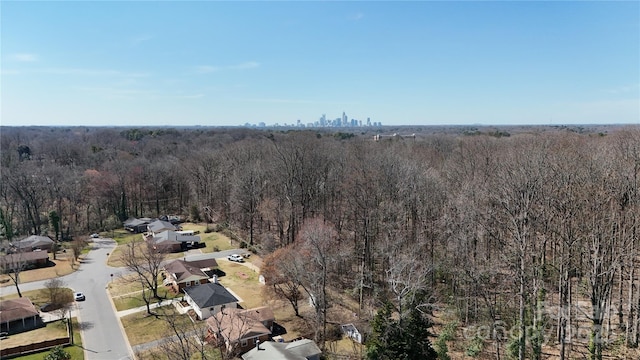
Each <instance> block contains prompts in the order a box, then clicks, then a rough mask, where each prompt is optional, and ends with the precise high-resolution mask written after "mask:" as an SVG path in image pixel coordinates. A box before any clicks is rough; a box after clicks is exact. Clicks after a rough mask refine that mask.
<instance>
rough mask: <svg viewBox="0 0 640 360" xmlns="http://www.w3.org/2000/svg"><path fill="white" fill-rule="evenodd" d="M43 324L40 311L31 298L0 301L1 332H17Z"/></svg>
mask: <svg viewBox="0 0 640 360" xmlns="http://www.w3.org/2000/svg"><path fill="white" fill-rule="evenodd" d="M42 326H44V323H43V321H42V318H40V313H38V310H37V309H36V307H35V306H34V305H33V303H32V302H31V300H29V298H26V297H22V298H17V299H10V300H3V301H0V332H7V333H9V334H16V333H19V332H23V331H28V330H33V329H35V328H38V327H42Z"/></svg>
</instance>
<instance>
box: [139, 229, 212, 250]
mask: <svg viewBox="0 0 640 360" xmlns="http://www.w3.org/2000/svg"><path fill="white" fill-rule="evenodd" d="M145 240H146V241H152V242H153V243H154V247H155V248H156V249H158V250H160V251H162V252H178V251H185V250H187V249H190V248H197V247H199V246H200V241H201V239H200V236H199V235H194V232H193V231H174V230H164V231H162V232H160V233H148V234H147V235H146V236H145Z"/></svg>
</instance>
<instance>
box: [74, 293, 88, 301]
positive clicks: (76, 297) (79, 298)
mask: <svg viewBox="0 0 640 360" xmlns="http://www.w3.org/2000/svg"><path fill="white" fill-rule="evenodd" d="M73 300H75V301H84V300H85V297H84V294H83V293H81V292H76V293H73Z"/></svg>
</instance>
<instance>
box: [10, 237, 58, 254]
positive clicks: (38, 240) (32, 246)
mask: <svg viewBox="0 0 640 360" xmlns="http://www.w3.org/2000/svg"><path fill="white" fill-rule="evenodd" d="M11 245H12V247H13V248H14V249H15V251H17V252H28V251H34V250H42V251H51V250H52V249H53V240H51V238H49V237H48V236H39V235H31V236H29V237H28V238H26V239H22V240H18V241H15V242H13V243H12V244H11Z"/></svg>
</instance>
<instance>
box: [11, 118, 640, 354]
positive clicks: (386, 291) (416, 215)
mask: <svg viewBox="0 0 640 360" xmlns="http://www.w3.org/2000/svg"><path fill="white" fill-rule="evenodd" d="M1 131H2V133H1V144H0V146H1V151H2V153H1V161H2V164H1V166H2V168H1V174H0V176H1V181H0V226H1V230H2V236H3V238H4V239H6V240H9V241H11V240H13V239H20V238H22V237H25V236H27V235H29V234H49V235H52V237H55V238H56V239H61V240H68V239H71V238H74V237H86V236H87V234H90V233H92V232H95V231H104V230H109V229H113V228H120V227H122V221H124V220H126V219H127V218H129V217H159V216H163V215H180V216H182V217H183V218H184V219H189V220H190V221H194V222H207V223H215V224H219V225H220V226H223V227H228V228H229V229H231V230H232V231H233V232H234V233H236V234H239V235H240V236H241V238H242V239H244V241H245V245H246V247H247V248H248V249H250V250H252V251H255V252H257V253H259V254H261V255H263V256H267V255H269V254H272V255H271V256H270V257H267V259H266V260H265V266H269V265H270V264H271V268H270V269H268V270H269V271H271V272H272V273H273V274H276V273H277V274H279V275H281V276H282V278H286V279H289V280H290V281H299V283H298V284H297V285H300V287H302V288H304V287H305V286H307V285H312V286H311V287H309V288H304V290H305V291H308V294H313V295H314V296H313V297H312V298H313V300H314V302H316V304H315V305H316V309H318V314H317V315H318V322H317V324H318V326H317V328H316V329H315V331H316V336H317V338H318V339H323V338H324V336H325V334H324V333H325V332H326V328H323V326H326V322H324V321H323V319H322V314H323V309H324V310H326V307H328V306H330V305H331V301H332V300H331V296H330V294H331V291H339V292H342V293H344V294H348V295H349V296H351V297H352V298H353V299H355V300H356V301H357V302H359V304H360V308H361V313H360V314H359V315H360V317H361V318H363V319H366V320H373V319H374V316H375V315H376V314H375V313H376V311H377V310H378V309H381V310H384V311H386V312H389V311H390V310H389V306H391V305H392V307H393V312H395V313H396V314H400V316H399V324H397V326H399V329H400V331H401V332H402V329H403V326H405V327H406V326H410V325H411V324H414V323H415V322H414V321H413V320H412V319H414V317H415V316H423V315H424V314H432V313H433V312H438V313H443V312H445V310H446V311H447V313H449V314H453V315H450V316H453V317H455V320H456V322H457V323H458V324H459V327H460V328H459V330H458V335H457V336H459V337H460V339H459V341H460V342H468V343H469V344H471V343H472V342H473V341H474V339H477V338H480V339H481V341H480V344H481V345H480V350H479V352H478V353H477V354H478V355H479V354H485V355H490V356H492V357H493V358H496V359H501V358H507V357H508V356H514V357H515V358H519V359H525V358H533V359H540V358H542V356H543V353H544V352H546V353H553V354H557V356H558V357H559V358H561V359H564V358H567V359H568V358H570V357H571V356H572V355H571V353H572V352H577V351H586V352H588V353H589V354H590V357H591V358H593V359H601V358H602V356H603V354H607V353H608V352H611V351H622V350H620V349H623V348H624V349H623V350H624V351H628V350H627V349H630V348H636V347H637V346H638V343H639V342H640V326H639V325H640V311H639V310H640V278H639V274H640V269H639V268H638V267H639V266H640V261H639V260H640V259H639V258H638V253H639V252H640V241H639V239H638V224H639V220H640V196H639V195H640V193H639V186H640V183H639V181H640V129H639V128H638V127H619V128H611V129H609V131H607V132H606V133H603V132H596V131H588V130H587V131H575V129H572V128H567V127H557V128H550V127H540V128H536V127H533V128H528V129H524V130H522V131H517V132H513V131H509V132H507V131H506V130H504V129H502V130H500V131H493V130H492V131H483V129H482V128H480V129H473V131H468V129H464V128H460V129H458V130H456V131H442V132H439V131H433V129H429V131H426V130H425V131H424V132H423V133H418V134H416V136H415V137H413V138H405V139H403V138H402V137H397V136H395V137H394V136H391V137H384V138H383V139H382V140H380V141H374V140H373V135H374V134H360V133H355V134H347V135H349V136H345V134H344V133H335V132H331V131H311V130H307V131H276V130H274V129H271V130H252V129H223V128H190V129H170V128H158V129H133V128H131V129H127V128H8V127H3V128H2V129H1ZM274 252H275V253H274ZM301 256H304V257H305V259H307V263H308V264H307V265H305V266H311V267H312V269H313V271H300V269H298V267H297V264H296V259H299V258H300V257H301ZM283 261H286V262H287V263H288V264H290V265H291V266H288V267H286V268H285V269H277V268H278V267H277V266H273V264H277V263H278V262H283ZM309 264H311V265H309ZM300 266H303V265H300ZM307 270H308V269H307ZM285 272H287V273H286V274H285ZM285 275H286V276H285ZM280 285H283V280H282V281H280ZM288 285H291V284H288ZM297 285H296V286H295V287H293V288H292V287H291V286H289V287H288V288H287V287H285V286H281V287H280V288H279V289H280V291H281V293H282V294H285V293H287V291H289V292H291V291H299V287H298V286H297ZM329 290H331V291H329ZM293 297H294V298H295V299H297V298H298V295H296V296H293ZM292 305H293V306H294V308H295V305H294V303H293V302H292ZM416 310H418V312H416ZM296 311H297V310H296ZM420 314H422V315H420ZM405 315H406V319H407V320H406V322H405V321H404V319H405V317H404V316H405ZM379 317H380V313H379V314H378V316H377V317H376V318H377V319H378V320H379ZM403 324H404V325H403ZM378 325H379V323H378ZM463 329H464V331H463ZM374 330H375V329H374ZM461 334H464V335H461ZM435 335H436V336H438V332H437V331H436V334H435ZM374 338H375V339H376V341H378V340H380V339H379V338H376V337H375V336H374ZM477 343H478V342H477V340H476V344H477ZM381 344H382V345H381ZM383 345H384V344H383V343H380V342H378V343H376V346H377V347H378V348H376V349H377V350H376V351H379V347H380V346H383ZM436 350H437V351H438V353H439V354H440V355H442V354H443V351H444V352H446V349H445V350H443V349H442V348H440V349H438V347H437V346H436ZM371 356H374V355H371Z"/></svg>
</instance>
